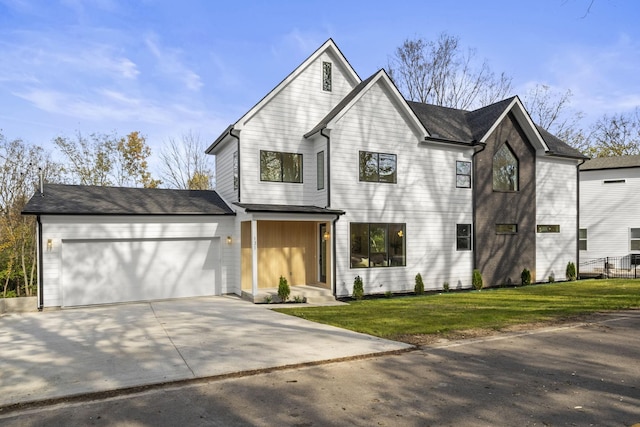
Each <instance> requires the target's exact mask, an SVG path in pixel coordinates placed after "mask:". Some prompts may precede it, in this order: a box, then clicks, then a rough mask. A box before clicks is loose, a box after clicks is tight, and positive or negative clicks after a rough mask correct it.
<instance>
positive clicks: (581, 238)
mask: <svg viewBox="0 0 640 427" xmlns="http://www.w3.org/2000/svg"><path fill="white" fill-rule="evenodd" d="M583 231H584V237H582V236H581V235H580V234H581V233H582V232H583ZM588 240H589V234H588V232H587V229H586V228H578V250H580V251H586V250H587V248H588V246H587V241H588ZM583 242H584V248H582V247H581V246H582V243H583Z"/></svg>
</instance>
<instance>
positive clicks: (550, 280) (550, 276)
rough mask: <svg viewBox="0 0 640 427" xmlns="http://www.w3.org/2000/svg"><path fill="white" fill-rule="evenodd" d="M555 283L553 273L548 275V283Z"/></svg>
mask: <svg viewBox="0 0 640 427" xmlns="http://www.w3.org/2000/svg"><path fill="white" fill-rule="evenodd" d="M555 281H556V276H554V275H553V273H551V274H550V275H549V283H553V282H555Z"/></svg>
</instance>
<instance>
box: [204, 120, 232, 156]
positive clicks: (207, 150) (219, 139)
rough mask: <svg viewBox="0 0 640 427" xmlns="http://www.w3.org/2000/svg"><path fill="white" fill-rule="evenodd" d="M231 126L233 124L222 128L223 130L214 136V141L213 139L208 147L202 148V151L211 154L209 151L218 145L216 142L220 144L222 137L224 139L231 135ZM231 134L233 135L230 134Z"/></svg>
mask: <svg viewBox="0 0 640 427" xmlns="http://www.w3.org/2000/svg"><path fill="white" fill-rule="evenodd" d="M233 126H234V125H229V126H227V128H226V129H225V130H224V132H222V134H221V135H220V136H219V137H217V138H216V140H215V141H213V143H212V144H211V145H210V146H209V148H207V149H206V150H204V152H205V153H206V154H211V151H212V150H213V149H214V148H216V147H217V146H218V144H220V143H221V142H222V140H223V139H225V138H226V137H227V136H228V135H231V131H232V130H233ZM231 136H233V135H231Z"/></svg>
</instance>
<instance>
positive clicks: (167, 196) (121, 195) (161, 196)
mask: <svg viewBox="0 0 640 427" xmlns="http://www.w3.org/2000/svg"><path fill="white" fill-rule="evenodd" d="M22 213H23V214H25V215H41V214H46V215H235V213H234V212H233V210H232V209H231V208H230V207H229V206H227V204H226V203H225V202H224V201H223V200H222V199H221V198H220V196H219V195H218V193H216V192H215V191H213V190H207V191H205V190H170V189H161V188H126V187H96V186H85V185H62V184H46V185H45V186H44V195H41V194H40V192H37V193H36V194H35V195H34V196H33V197H32V198H31V200H29V202H28V203H27V205H26V206H25V207H24V209H23V211H22Z"/></svg>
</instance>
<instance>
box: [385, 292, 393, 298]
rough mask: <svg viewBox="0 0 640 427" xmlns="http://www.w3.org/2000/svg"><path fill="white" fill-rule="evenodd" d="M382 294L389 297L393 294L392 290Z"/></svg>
mask: <svg viewBox="0 0 640 427" xmlns="http://www.w3.org/2000/svg"><path fill="white" fill-rule="evenodd" d="M384 296H385V297H387V298H391V297H392V296H393V292H391V291H387V292H385V293H384Z"/></svg>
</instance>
